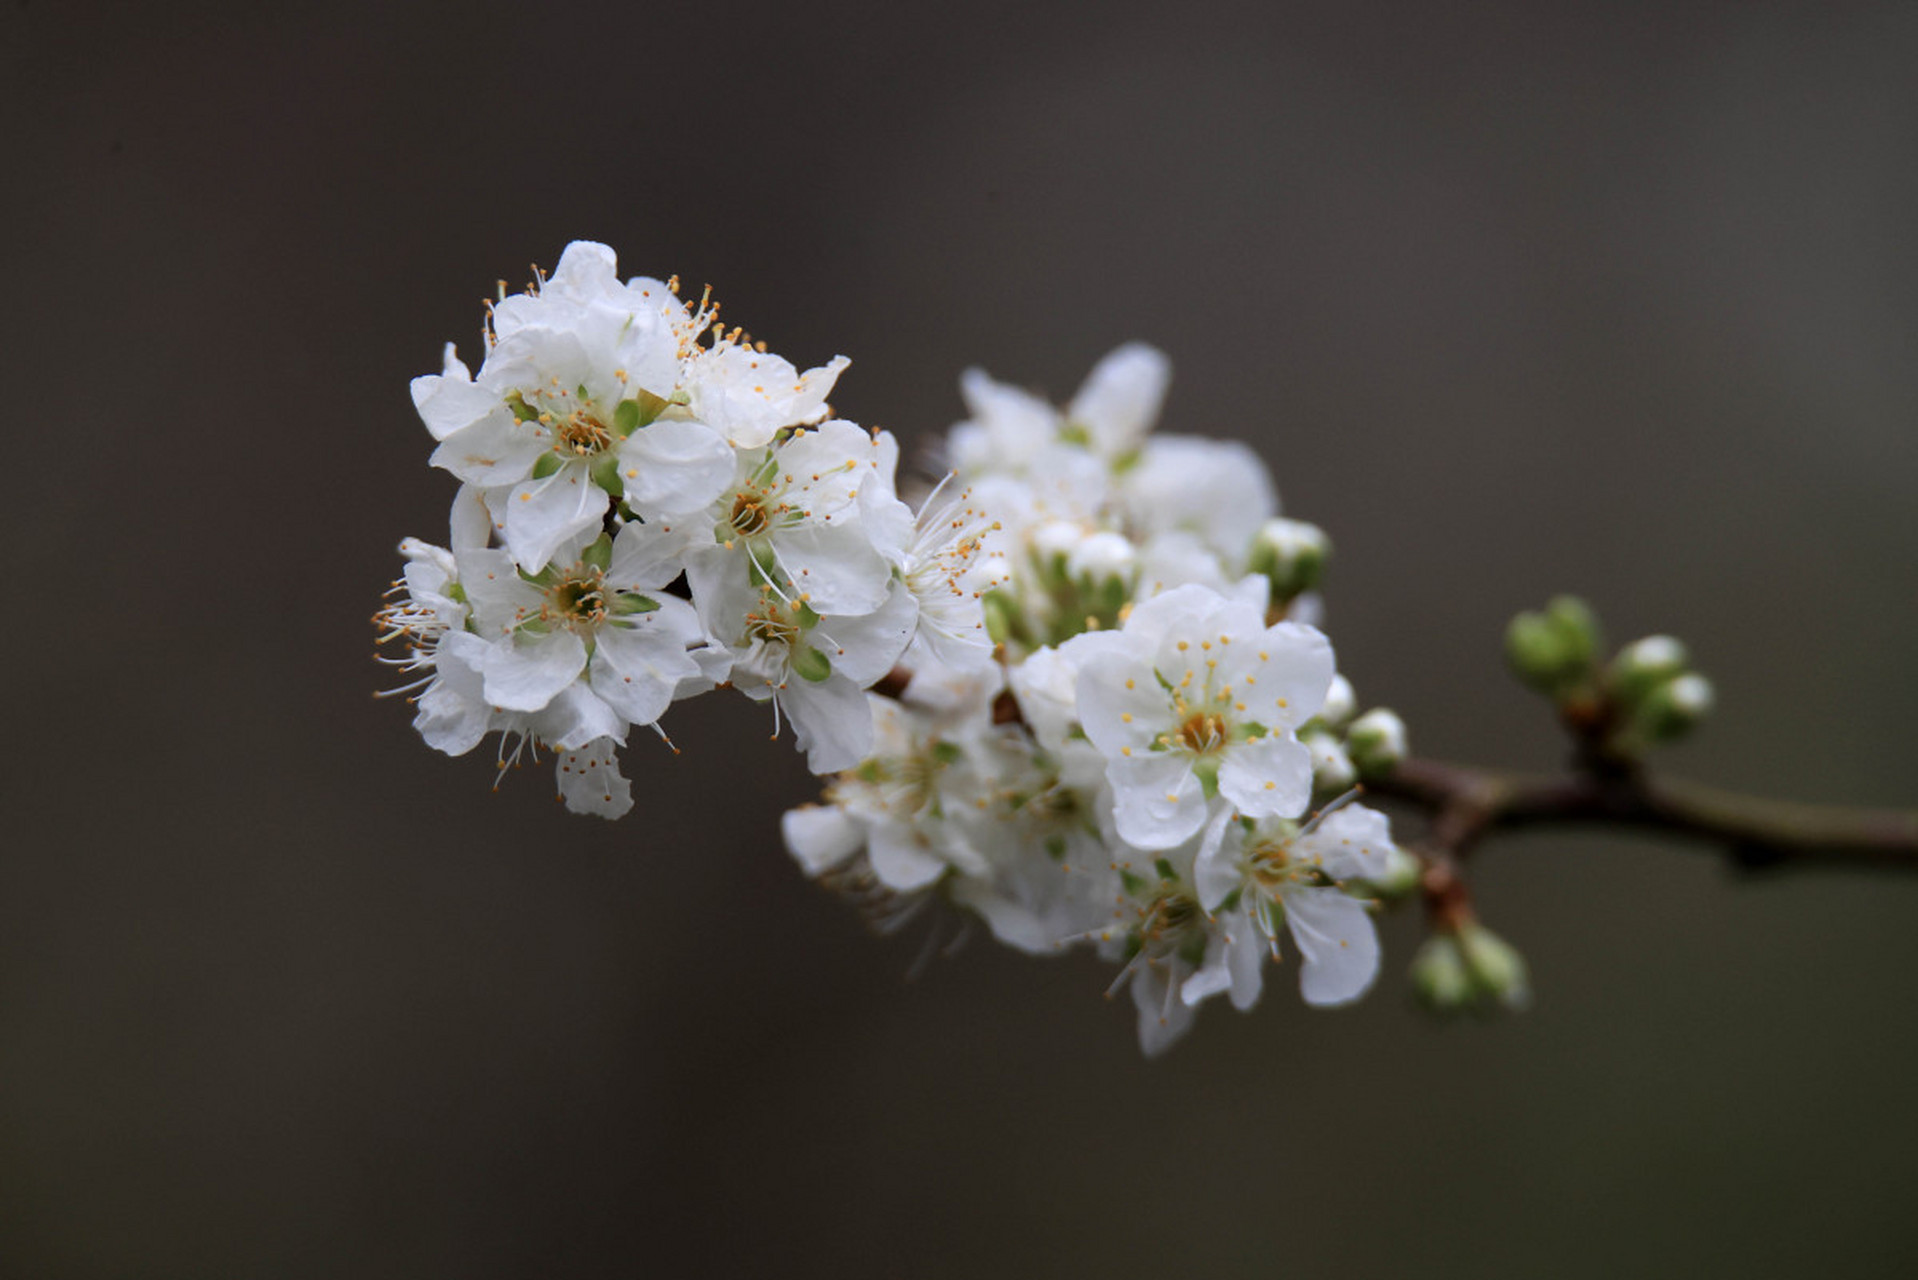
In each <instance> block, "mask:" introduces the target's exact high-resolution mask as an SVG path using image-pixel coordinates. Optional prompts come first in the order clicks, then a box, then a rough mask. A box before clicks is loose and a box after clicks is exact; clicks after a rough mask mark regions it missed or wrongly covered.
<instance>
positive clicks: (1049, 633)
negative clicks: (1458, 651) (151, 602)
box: [378, 243, 1405, 1052]
mask: <svg viewBox="0 0 1918 1280" xmlns="http://www.w3.org/2000/svg"><path fill="white" fill-rule="evenodd" d="M716 311H717V307H716V305H714V304H712V303H711V302H710V300H709V299H703V300H702V301H701V302H700V303H699V304H698V305H689V304H687V303H685V302H682V301H681V300H680V298H679V296H678V293H677V290H676V287H675V286H674V285H673V284H670V283H661V282H660V281H657V280H652V279H643V278H636V279H633V280H630V281H627V282H625V283H621V281H620V280H619V278H618V276H617V274H616V272H615V266H614V259H613V255H612V253H611V251H610V250H608V249H606V248H605V247H604V246H601V245H597V244H589V243H577V244H574V245H572V246H570V247H569V248H568V249H567V250H566V252H565V254H564V255H563V256H562V258H561V260H560V263H559V265H558V267H557V268H556V269H555V271H554V272H553V274H552V276H551V277H550V278H548V279H546V280H544V281H543V282H541V283H540V284H539V285H538V286H536V287H533V288H529V289H528V291H527V292H525V293H523V294H517V295H513V296H510V297H508V296H502V298H501V299H500V301H499V303H498V304H497V305H496V306H494V307H493V308H492V315H491V322H490V325H489V328H488V332H487V335H486V342H487V350H486V356H485V360H484V362H483V363H482V364H481V366H480V368H479V371H478V372H477V374H474V373H471V372H469V370H468V369H467V367H466V366H465V365H463V364H461V363H460V362H459V360H458V359H457V358H456V356H455V355H454V352H453V349H452V347H451V346H449V347H448V348H447V351H446V359H445V370H444V372H443V373H440V374H437V375H432V376H428V377H423V378H419V379H417V380H416V381H415V383H414V387H413V397H414V402H415V404H416V405H417V407H418V409H419V412H420V416H421V417H422V419H423V420H424V421H425V423H426V426H427V428H428V429H429V430H430V431H431V432H432V434H433V436H434V437H435V438H436V439H437V440H438V441H439V442H440V443H439V448H438V450H437V451H436V452H435V453H434V455H433V462H434V464H435V465H437V466H440V467H443V468H444V469H446V470H448V471H450V472H452V473H453V475H454V476H455V477H457V478H458V479H459V480H460V481H461V482H462V487H461V489H460V493H459V497H458V498H457V499H456V500H455V503H454V511H453V521H452V533H451V536H450V538H449V542H450V544H451V549H450V550H447V549H442V548H440V547H438V546H433V545H429V544H426V543H423V542H418V541H415V540H411V539H409V540H408V541H407V542H405V543H404V544H402V547H401V550H402V552H403V553H404V554H405V556H406V560H407V564H406V569H405V576H404V578H403V579H402V580H401V581H400V582H399V583H397V584H396V585H395V592H394V596H393V603H391V604H390V605H389V606H388V608H386V609H385V610H383V611H382V613H381V614H380V615H379V618H378V622H379V623H380V625H381V626H382V628H383V629H384V632H385V636H384V638H386V639H391V640H396V641H398V642H400V649H401V652H400V653H399V654H398V655H397V656H395V657H393V658H391V659H389V660H390V661H393V662H394V663H395V664H396V665H399V666H400V667H402V668H403V669H405V670H406V671H407V673H408V674H409V676H411V677H412V680H411V683H409V684H408V685H407V686H406V690H407V691H408V692H409V693H411V694H412V695H413V698H414V701H415V702H416V703H417V706H418V716H417V718H416V721H415V724H416V726H417V727H418V729H419V731H420V733H421V735H422V736H423V737H425V738H426V740H427V741H428V742H429V743H430V744H432V745H433V746H435V747H437V748H439V749H441V750H443V751H446V752H448V753H451V754H459V753H461V752H464V751H467V750H470V749H471V748H472V747H473V746H475V745H476V744H477V743H478V742H479V741H480V740H481V739H482V738H484V737H485V736H486V735H487V734H488V733H489V732H494V731H497V732H498V733H499V734H500V735H501V744H502V745H501V749H500V750H501V759H502V762H505V761H507V760H509V759H516V758H517V757H518V756H519V755H520V754H521V753H522V751H523V750H525V749H526V748H527V747H528V746H529V745H530V747H531V748H532V750H533V751H535V752H537V751H538V750H539V749H540V748H542V747H544V748H546V749H548V750H549V751H551V752H552V753H553V754H555V755H556V756H557V757H558V769H559V787H560V792H561V794H562V796H563V797H564V798H565V799H566V801H567V803H568V805H569V806H570V807H571V808H573V809H576V810H579V811H584V812H593V813H599V814H603V815H605V816H607V817H617V816H619V815H620V814H622V813H624V812H625V811H626V810H627V809H629V808H630V807H631V805H632V800H631V797H630V788H629V785H628V784H627V782H626V780H625V779H624V778H623V777H621V775H620V773H619V770H618V764H617V760H616V749H617V748H618V747H619V746H620V745H622V744H623V743H624V742H625V740H626V735H627V732H628V730H629V729H630V728H631V727H632V726H634V725H642V726H649V727H652V728H654V729H655V730H657V729H658V727H659V721H660V717H661V716H662V715H663V714H664V712H665V711H666V709H667V708H668V707H669V706H670V705H671V704H672V703H673V702H675V701H677V700H679V699H682V698H685V697H688V696H690V695H692V694H696V693H700V692H704V691H706V690H710V689H713V688H716V687H723V686H726V685H730V686H732V687H734V688H737V689H739V690H740V691H742V692H744V693H745V694H746V695H747V696H748V697H751V698H755V699H760V700H767V701H771V702H772V703H773V704H774V707H775V709H776V710H775V716H776V717H783V719H784V720H786V721H788V722H790V723H791V725H792V726H793V731H794V735H795V738H796V740H797V743H798V745H799V746H800V748H801V749H803V750H805V751H806V753H807V757H808V762H809V764H810V766H811V768H812V769H813V771H814V772H815V773H821V774H831V775H833V776H832V777H831V779H830V780H829V781H828V783H827V786H826V791H825V795H824V797H823V800H822V802H821V803H816V804H809V805H806V806H803V807H801V808H797V809H794V810H792V811H790V812H789V813H788V814H787V815H786V819H785V822H784V834H785V840H786V844H787V847H788V848H789V850H790V851H791V852H792V854H793V856H794V857H795V858H796V859H797V860H798V861H799V863H800V865H801V866H802V867H803V868H804V869H805V870H806V871H807V872H808V873H809V874H811V875H813V876H816V877H818V878H820V879H821V880H822V881H824V882H826V883H828V884H831V885H834V886H837V887H839V888H842V889H844V890H846V891H848V892H852V893H856V894H858V895H859V896H860V897H861V898H862V899H863V900H864V901H865V902H866V903H867V904H868V905H869V906H870V907H872V908H873V910H874V913H875V918H876V919H878V920H880V921H882V922H896V921H899V920H902V919H904V918H906V917H907V916H908V915H910V914H911V913H912V912H913V911H915V910H916V909H917V908H918V907H920V906H921V905H923V904H926V903H929V902H933V901H943V902H945V903H947V904H949V905H951V906H952V907H954V908H957V909H959V910H962V911H968V912H972V913H976V914H977V915H978V916H980V917H982V918H983V919H984V920H985V922H986V923H987V925H988V926H989V927H990V929H991V931H992V933H993V934H994V935H995V936H996V937H997V938H999V939H1000V940H1001V941H1003V942H1005V943H1007V944H1009V945H1011V946H1014V947H1017V948H1020V949H1022V950H1025V951H1028V952H1032V953H1035V954H1051V953H1056V952H1058V951H1061V950H1063V949H1065V948H1067V947H1069V946H1072V945H1074V944H1078V943H1086V944H1090V945H1093V946H1096V947H1097V948H1098V949H1099V951H1100V953H1101V954H1103V955H1105V956H1107V957H1108V958H1109V959H1110V960H1112V961H1113V962H1114V963H1116V964H1118V965H1119V966H1120V969H1119V975H1118V979H1117V980H1116V981H1115V982H1114V984H1113V987H1114V989H1115V990H1116V989H1117V987H1119V986H1120V985H1123V984H1126V983H1129V984H1130V986H1131V990H1132V995H1133V999H1134V1001H1135V1002H1136V1004H1137V1006H1138V1010H1139V1036H1140V1040H1141V1043H1142V1044H1143V1045H1144V1047H1145V1049H1146V1051H1147V1052H1156V1051H1158V1050H1160V1049H1162V1048H1164V1047H1165V1046H1167V1045H1169V1044H1170V1043H1171V1042H1172V1041H1173V1040H1175V1039H1176V1038H1177V1037H1178V1036H1179V1035H1180V1034H1181V1033H1182V1032H1183V1031H1184V1030H1185V1028H1186V1027H1187V1026H1188V1025H1189V1024H1190V1022H1191V1020H1192V1017H1193V1014H1194V1011H1195V1010H1196V1009H1197V1007H1198V1006H1199V1005H1200V1004H1201V1003H1203V1002H1204V1001H1205V1000H1206V999H1207V998H1208V997H1210V996H1213V995H1216V994H1220V993H1229V995H1230V997H1231V1000H1232V1002H1233V1003H1234V1004H1235V1005H1237V1006H1238V1007H1239V1008H1242V1009H1243V1008H1246V1007H1248V1006H1250V1005H1251V1004H1252V1003H1253V1002H1254V1001H1255V1000H1256V999H1257V998H1258V995H1259V991H1260V985H1261V974H1262V969H1263V964H1264V961H1265V960H1266V959H1267V958H1268V957H1270V958H1272V959H1275V960H1276V959H1278V958H1279V957H1280V954H1281V947H1280V937H1281V935H1282V934H1287V933H1289V934H1290V936H1291V939H1292V943H1291V949H1295V950H1296V952H1297V953H1298V956H1299V961H1300V987H1301V991H1302V993H1303V995H1304V998H1305V1000H1306V1001H1307V1002H1308V1003H1311V1004H1315V1005H1336V1004H1342V1003H1346V1002H1349V1001H1351V1000H1354V999H1356V998H1357V997H1358V996H1360V995H1361V994H1363V992H1364V991H1365V990H1366V989H1367V988H1368V987H1369V986H1370V985H1371V983H1372V981H1373V979H1374V977H1375V976H1376V974H1377V971H1378V963H1379V950H1378V940H1377V935H1376V932H1375V930H1374V927H1373V924H1372V920H1371V916H1370V914H1369V913H1368V904H1369V903H1370V901H1371V900H1372V899H1373V898H1374V897H1375V896H1376V894H1377V892H1378V890H1379V886H1381V885H1383V884H1385V883H1387V882H1389V881H1390V880H1392V879H1393V878H1394V877H1396V876H1399V875H1401V874H1402V871H1403V866H1402V864H1403V862H1404V860H1405V855H1403V854H1401V853H1400V852H1399V851H1398V850H1396V849H1395V848H1394V846H1393V844H1392V840H1391V836H1390V833H1389V831H1388V829H1387V826H1386V821H1385V819H1384V817H1383V816H1382V815H1380V814H1378V813H1376V812H1374V811H1372V810H1369V809H1366V808H1364V807H1362V806H1360V805H1357V804H1353V803H1350V802H1349V800H1350V797H1349V795H1346V794H1344V793H1346V792H1347V789H1348V788H1349V787H1350V786H1351V784H1352V783H1353V781H1354V779H1355V778H1356V777H1357V776H1359V774H1360V773H1361V772H1363V769H1364V764H1365V761H1366V760H1367V759H1368V758H1388V757H1392V756H1395V755H1396V754H1402V752H1403V750H1404V743H1403V728H1402V726H1400V725H1399V724H1398V722H1397V719H1396V717H1393V716H1391V714H1390V713H1389V712H1373V713H1371V714H1370V715H1369V716H1366V717H1358V718H1356V719H1355V718H1354V712H1355V711H1356V705H1355V702H1354V699H1353V696H1352V692H1351V686H1350V685H1349V684H1347V683H1346V682H1345V680H1344V679H1343V678H1342V677H1340V676H1339V675H1337V673H1336V671H1335V667H1334V661H1333V655H1332V648H1331V645H1330V643H1329V642H1328V641H1327V640H1326V638H1325V636H1324V635H1323V634H1321V633H1320V632H1319V631H1318V630H1316V629H1315V628H1314V626H1313V625H1311V623H1312V622H1313V621H1315V620H1316V618H1317V613H1318V600H1317V597H1316V596H1315V595H1314V594H1313V593H1312V590H1311V588H1312V587H1313V585H1314V584H1315V582H1316V580H1317V577H1318V571H1319V568H1320V567H1321V566H1322V564H1323V561H1324V558H1325V554H1326V543H1325V539H1324V536H1323V535H1322V534H1321V533H1320V532H1319V531H1318V530H1317V529H1315V528H1313V527H1312V526H1310V525H1306V524H1301V523H1299V522H1296V521H1290V520H1284V519H1281V518H1279V515H1278V502H1277V497H1276V495H1275V492H1274V488H1273V485H1272V482H1271V479H1270V477H1269V475H1268V474H1267V472H1266V469H1265V467H1264V465H1263V464H1262V463H1261V462H1260V460H1259V459H1258V457H1257V456H1256V455H1255V454H1254V453H1253V452H1252V451H1251V450H1249V449H1247V448H1246V447H1245V446H1243V445H1241V444H1237V443H1233V442H1222V441H1216V440H1210V439H1204V438H1200V437H1195V436H1179V435H1164V434H1154V433H1153V430H1152V429H1153V427H1154V425H1155V424H1156V422H1157V420H1158V417H1159V414H1160V409H1161V406H1162V402H1163V400H1164V397H1165V390H1166V385H1167V382H1168V378H1169V367H1168V364H1167V361H1166V359H1165V357H1164V356H1163V355H1162V354H1160V353H1159V352H1157V351H1155V350H1153V349H1151V348H1149V347H1145V346H1141V345H1130V346H1126V347H1122V348H1120V349H1119V350H1117V351H1115V352H1113V353H1112V354H1111V355H1109V356H1108V357H1106V359H1105V360H1103V361H1102V362H1101V363H1100V364H1099V365H1098V367H1097V368H1096V369H1094V370H1093V372H1092V374H1091V376H1090V377H1089V378H1088V379H1087V380H1086V383H1085V385H1084V386H1083V387H1082V388H1081V389H1080V390H1079V393H1078V394H1077V395H1076V396H1075V397H1074V398H1073V400H1072V402H1071V403H1070V404H1069V405H1068V406H1067V407H1065V408H1064V409H1063V410H1061V409H1059V408H1057V407H1055V406H1053V405H1052V404H1050V403H1048V402H1047V401H1045V400H1043V399H1041V398H1039V397H1037V396H1034V395H1032V394H1030V393H1028V392H1025V391H1022V390H1020V389H1017V388H1015V387H1011V386H1007V385H1005V384H1003V383H999V382H995V381H994V380H993V379H991V378H990V377H988V376H987V375H985V374H984V373H982V372H980V371H978V370H973V371H970V372H968V373H967V374H966V375H965V377H964V379H963V380H962V384H961V386H962V390H963V393H964V396H965V400H966V404H967V407H968V409H969V411H970V414H971V416H970V418H969V419H968V420H967V421H965V422H962V423H960V424H959V425H958V426H957V427H955V428H954V429H953V430H952V432H951V435H950V437H949V439H948V441H947V445H946V450H945V457H946V461H947V463H948V465H949V467H950V471H948V472H947V474H946V475H945V477H944V479H942V480H940V481H939V482H938V483H937V484H933V485H930V486H929V487H928V491H927V492H926V494H925V496H924V497H923V499H922V500H921V501H920V502H919V503H918V510H917V513H916V514H915V512H914V510H913V509H912V507H909V506H908V505H907V504H906V503H905V502H903V501H901V499H900V497H899V495H898V492H897V489H896V484H895V469H896V465H897V461H898V448H897V445H896V444H895V443H894V441H893V439H892V437H891V436H890V435H888V434H886V433H885V432H868V431H866V430H863V429H861V428H859V427H856V426H854V425H853V424H852V423H850V422H845V421H842V420H838V419H834V418H832V417H831V416H830V413H831V411H830V409H829V408H828V406H827V404H826V396H827V394H828V393H829V392H830V391H831V390H832V388H833V385H834V383H835V382H836V380H837V378H838V376H839V374H840V372H841V371H842V370H843V369H844V368H845V366H846V363H847V362H846V360H845V359H844V358H843V357H841V358H837V359H835V360H833V361H832V362H831V363H830V364H827V365H824V366H821V367H819V368H816V369H812V370H810V371H808V372H806V373H803V374H802V373H800V372H799V371H798V370H797V369H795V368H794V366H792V365H791V364H789V363H788V362H787V361H785V360H783V359H781V358H780V357H778V356H776V355H773V354H771V353H769V352H767V351H766V350H765V346H764V344H763V343H753V342H751V341H750V339H748V338H747V337H746V336H745V335H744V334H743V333H741V332H740V331H739V330H737V329H734V330H731V331H730V332H729V331H727V330H726V329H725V328H724V327H723V326H721V325H720V324H719V323H718V321H717V318H716V314H715V313H716ZM661 736H662V737H663V736H664V735H663V731H662V734H661ZM1315 806H1316V812H1315Z"/></svg>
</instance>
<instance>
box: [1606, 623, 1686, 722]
mask: <svg viewBox="0 0 1918 1280" xmlns="http://www.w3.org/2000/svg"><path fill="white" fill-rule="evenodd" d="M1690 663H1691V655H1690V654H1688V653H1686V652H1685V646H1684V645H1683V644H1682V643H1680V642H1679V641H1678V640H1676V639H1674V638H1673V637H1671V636H1646V637H1645V638H1644V639H1643V640H1634V641H1632V643H1630V644H1628V645H1626V646H1625V647H1624V648H1623V649H1620V650H1619V651H1618V656H1617V657H1615V658H1613V659H1612V669H1611V686H1612V692H1613V694H1614V695H1615V696H1616V697H1617V698H1618V699H1619V700H1620V701H1621V702H1624V703H1626V704H1627V705H1634V704H1636V703H1638V702H1639V701H1641V700H1642V699H1643V698H1644V697H1645V695H1646V694H1648V693H1650V692H1651V691H1652V690H1653V689H1655V688H1657V687H1658V686H1659V685H1661V684H1664V683H1666V682H1668V681H1670V680H1674V679H1676V678H1677V677H1679V676H1682V675H1684V674H1685V670H1686V668H1687V667H1688V666H1689V665H1690Z"/></svg>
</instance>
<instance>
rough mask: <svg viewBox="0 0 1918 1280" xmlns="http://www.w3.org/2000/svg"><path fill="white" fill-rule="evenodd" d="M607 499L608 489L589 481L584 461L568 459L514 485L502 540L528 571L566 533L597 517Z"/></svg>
mask: <svg viewBox="0 0 1918 1280" xmlns="http://www.w3.org/2000/svg"><path fill="white" fill-rule="evenodd" d="M606 501H607V499H606V491H605V490H604V489H602V488H600V487H599V486H598V485H596V484H594V483H593V482H592V479H591V477H590V476H589V475H588V474H587V466H586V464H585V463H584V462H569V463H566V464H565V465H564V466H562V467H560V469H559V470H558V471H555V472H554V473H553V474H552V475H550V476H547V477H546V478H545V479H544V480H529V481H527V482H526V483H525V484H521V485H515V486H514V487H513V493H512V496H511V497H510V498H508V499H507V503H506V545H507V547H508V549H510V550H511V551H512V553H513V558H514V559H515V560H517V561H519V563H520V564H521V565H522V566H524V568H525V569H526V571H527V572H528V573H538V572H539V571H540V570H541V569H544V568H545V567H546V562H547V561H549V560H551V559H552V558H553V553H554V552H555V551H557V550H558V549H559V547H560V545H561V544H562V543H564V542H565V541H566V540H567V539H568V538H572V537H575V536H577V535H579V534H581V533H585V532H589V531H590V530H591V529H592V528H593V526H594V525H596V524H598V523H599V521H600V520H601V519H602V518H603V517H604V516H605V514H606Z"/></svg>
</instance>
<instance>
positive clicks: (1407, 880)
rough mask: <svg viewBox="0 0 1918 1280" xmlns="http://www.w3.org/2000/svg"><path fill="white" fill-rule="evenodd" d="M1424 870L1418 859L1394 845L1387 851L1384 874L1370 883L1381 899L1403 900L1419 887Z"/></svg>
mask: <svg viewBox="0 0 1918 1280" xmlns="http://www.w3.org/2000/svg"><path fill="white" fill-rule="evenodd" d="M1424 870H1425V868H1424V867H1423V866H1421V865H1420V864H1419V860H1418V859H1417V858H1416V857H1414V856H1413V855H1412V854H1410V853H1407V852H1406V851H1405V850H1404V849H1401V848H1399V847H1398V846H1397V845H1393V846H1392V847H1391V848H1390V849H1389V850H1387V851H1386V855H1385V871H1384V873H1383V874H1382V875H1380V876H1378V877H1377V878H1376V879H1373V880H1371V881H1370V882H1369V883H1370V884H1371V886H1372V889H1373V890H1374V892H1376V893H1377V894H1378V896H1379V897H1381V898H1403V897H1404V896H1405V895H1406V894H1408V893H1411V892H1412V891H1413V890H1414V889H1417V888H1418V887H1419V878H1420V876H1421V875H1422V874H1423V873H1424Z"/></svg>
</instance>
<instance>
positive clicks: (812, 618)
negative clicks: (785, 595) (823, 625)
mask: <svg viewBox="0 0 1918 1280" xmlns="http://www.w3.org/2000/svg"><path fill="white" fill-rule="evenodd" d="M793 613H794V615H795V616H796V617H798V619H799V625H800V626H802V627H804V628H806V630H808V631H810V630H812V629H813V628H814V627H816V626H818V625H819V615H818V614H816V613H814V612H813V611H812V606H811V605H809V604H807V603H806V602H805V601H804V600H795V601H793Z"/></svg>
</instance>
